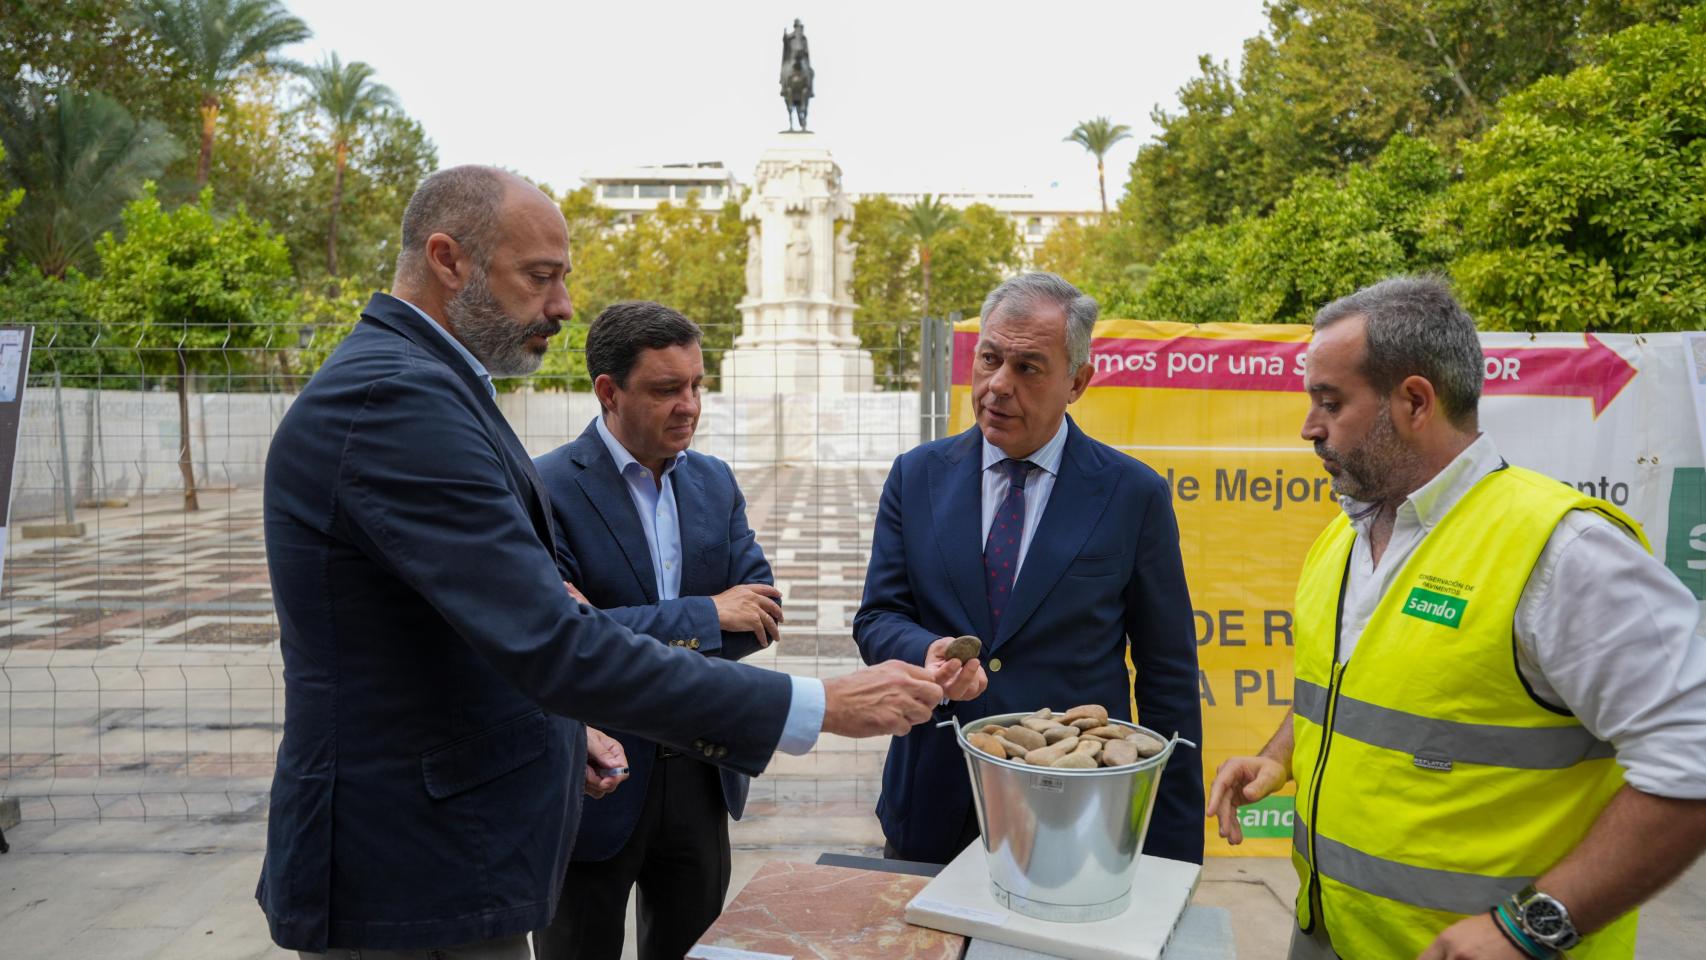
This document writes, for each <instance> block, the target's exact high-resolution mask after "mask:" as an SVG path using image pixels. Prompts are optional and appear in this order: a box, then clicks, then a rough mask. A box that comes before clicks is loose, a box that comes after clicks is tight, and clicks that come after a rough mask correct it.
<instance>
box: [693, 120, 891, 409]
mask: <svg viewBox="0 0 1706 960" xmlns="http://www.w3.org/2000/svg"><path fill="white" fill-rule="evenodd" d="M741 216H742V217H744V218H745V219H746V220H747V221H748V222H749V223H750V224H752V227H751V228H750V229H749V231H748V238H747V242H748V250H747V266H746V298H745V299H744V300H742V301H741V303H740V312H741V321H742V323H741V332H740V335H739V336H737V337H735V341H734V346H733V348H732V349H730V350H728V351H726V352H725V353H724V354H723V364H722V368H721V371H720V372H721V374H722V377H721V381H722V390H723V392H724V393H726V394H730V395H733V396H752V395H765V394H769V395H777V394H783V395H787V394H842V393H868V392H870V391H871V389H872V369H873V368H872V363H871V354H870V352H869V351H866V350H861V349H860V348H859V338H858V337H856V336H854V335H853V311H854V310H856V309H858V308H857V307H856V306H855V305H854V303H853V295H852V282H853V243H852V240H851V238H850V237H849V231H850V230H851V227H852V221H853V204H852V202H851V201H849V200H848V199H847V196H846V194H844V193H843V192H842V190H841V168H840V167H839V166H837V165H836V163H835V159H834V158H833V157H832V156H830V153H829V149H828V148H827V147H825V146H823V145H822V144H821V143H819V141H818V139H817V136H816V135H815V134H811V133H784V134H778V135H777V139H776V142H775V143H773V144H772V145H771V146H770V148H769V149H767V150H765V151H764V154H763V156H761V157H760V158H759V161H758V172H757V174H756V176H755V177H754V181H753V188H752V194H751V196H750V197H748V199H747V201H746V203H745V204H744V205H742V207H741Z"/></svg>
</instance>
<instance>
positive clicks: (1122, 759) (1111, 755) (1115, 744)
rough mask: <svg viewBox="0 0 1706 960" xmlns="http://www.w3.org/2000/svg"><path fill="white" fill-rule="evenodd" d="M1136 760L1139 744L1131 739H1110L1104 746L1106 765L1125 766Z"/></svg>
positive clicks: (1103, 761) (1103, 758)
mask: <svg viewBox="0 0 1706 960" xmlns="http://www.w3.org/2000/svg"><path fill="white" fill-rule="evenodd" d="M1136 762H1137V744H1135V743H1132V742H1131V741H1130V740H1110V741H1108V744H1107V746H1104V747H1103V748H1102V763H1103V764H1104V765H1106V766H1110V767H1123V766H1125V765H1126V764H1128V763H1136Z"/></svg>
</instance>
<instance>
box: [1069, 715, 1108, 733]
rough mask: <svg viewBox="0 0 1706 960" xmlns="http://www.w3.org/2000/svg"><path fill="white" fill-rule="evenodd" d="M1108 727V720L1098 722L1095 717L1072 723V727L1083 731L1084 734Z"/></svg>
mask: <svg viewBox="0 0 1706 960" xmlns="http://www.w3.org/2000/svg"><path fill="white" fill-rule="evenodd" d="M1106 725H1107V721H1106V720H1097V719H1096V718H1095V717H1085V718H1083V719H1081V720H1074V721H1072V726H1074V727H1077V728H1078V729H1079V730H1080V731H1082V732H1084V733H1088V732H1090V731H1091V730H1094V729H1096V728H1097V727H1101V726H1106Z"/></svg>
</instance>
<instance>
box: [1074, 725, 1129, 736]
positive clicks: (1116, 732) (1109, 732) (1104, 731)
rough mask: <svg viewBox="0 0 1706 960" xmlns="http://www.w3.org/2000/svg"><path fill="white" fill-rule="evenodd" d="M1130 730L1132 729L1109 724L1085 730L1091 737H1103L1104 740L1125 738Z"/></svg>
mask: <svg viewBox="0 0 1706 960" xmlns="http://www.w3.org/2000/svg"><path fill="white" fill-rule="evenodd" d="M1130 732H1131V731H1130V730H1127V729H1126V728H1125V727H1116V726H1112V725H1108V726H1101V727H1092V728H1091V729H1089V730H1086V731H1084V735H1085V736H1089V737H1101V738H1102V739H1103V740H1124V739H1125V736H1126V734H1128V733H1130Z"/></svg>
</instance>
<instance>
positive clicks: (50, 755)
mask: <svg viewBox="0 0 1706 960" xmlns="http://www.w3.org/2000/svg"><path fill="white" fill-rule="evenodd" d="M738 472H739V479H740V481H741V484H742V487H743V490H744V491H745V493H746V495H747V498H748V503H749V506H748V513H749V518H750V520H751V522H752V525H753V527H754V529H755V530H756V531H757V532H758V536H759V540H760V542H761V543H762V544H763V545H764V548H765V552H766V554H767V555H768V556H769V557H770V559H771V562H772V564H773V565H774V567H775V570H776V576H777V581H778V585H779V586H780V587H781V588H782V590H783V593H784V598H785V599H784V609H785V611H786V616H787V620H786V625H785V629H784V634H783V640H782V642H781V643H780V644H779V645H778V646H777V647H776V648H773V649H771V650H768V651H765V652H763V653H761V654H758V655H756V656H755V657H754V658H752V659H753V662H758V663H763V664H766V665H768V666H773V667H776V668H778V669H782V670H786V671H789V672H793V673H802V674H809V675H816V676H831V675H835V674H838V673H842V672H845V671H847V670H850V669H852V668H853V667H855V666H856V665H857V658H856V652H855V650H854V649H853V645H852V641H851V639H850V629H851V622H852V616H853V613H854V611H855V610H856V608H857V606H858V601H859V595H860V591H861V588H862V583H863V579H864V569H865V561H866V558H867V555H868V550H869V540H870V527H869V525H870V520H871V517H872V516H873V515H874V513H875V507H876V498H877V495H878V492H879V490H880V488H881V483H882V479H883V475H884V471H883V470H881V469H858V470H854V469H838V468H824V467H812V466H806V467H789V466H781V467H773V468H765V469H762V470H741V471H738ZM202 503H203V509H202V510H201V511H200V512H199V513H197V514H193V515H188V516H186V515H185V514H183V513H182V512H181V511H180V510H179V509H177V506H178V502H177V500H176V498H171V497H162V498H151V499H143V500H138V501H135V502H133V503H132V504H131V505H129V506H128V507H125V508H119V509H105V510H89V511H85V513H84V515H83V516H82V517H81V518H80V519H83V520H84V521H85V523H87V524H88V526H89V532H88V535H87V536H86V537H83V538H81V539H78V540H75V541H70V540H62V541H54V540H23V539H19V538H17V536H16V531H14V537H13V539H12V541H11V543H10V544H9V546H8V554H9V555H8V557H7V562H6V568H5V579H4V589H3V590H0V796H9V797H13V798H16V799H18V800H19V801H20V806H21V813H22V816H23V819H24V822H23V824H22V825H20V826H17V827H15V828H12V829H10V830H8V831H7V835H8V838H9V839H10V840H11V842H12V844H13V852H12V853H11V854H8V855H6V856H4V857H0V955H3V956H5V957H8V958H9V957H13V956H17V957H31V958H33V957H50V958H56V957H79V958H81V957H91V958H133V957H134V958H143V957H149V958H250V957H253V958H260V957H267V958H273V957H284V956H287V955H286V954H284V953H282V952H280V951H277V950H276V949H274V948H272V947H271V945H270V943H269V942H268V941H267V937H266V931H265V926H264V924H263V923H262V920H261V917H260V914H259V911H258V910H257V909H256V908H255V907H254V904H253V900H252V893H253V884H254V879H255V877H256V876H257V874H258V870H259V858H260V850H261V849H262V846H263V845H264V812H265V806H264V800H265V792H266V790H267V789H268V786H269V783H270V777H271V771H272V757H273V751H274V748H275V746H276V743H277V738H278V734H279V729H280V724H281V721H282V710H283V700H282V686H281V683H282V680H281V676H282V674H281V670H280V663H279V654H278V644H277V626H276V621H275V619H274V617H273V614H272V612H271V611H272V607H271V592H270V589H269V586H268V582H267V576H266V566H265V556H264V550H263V547H262V542H261V535H260V498H259V495H258V494H257V493H256V492H255V491H250V490H225V491H217V490H215V491H207V490H204V491H203V494H202ZM886 747H887V745H886V742H884V741H880V740H865V741H852V740H847V739H844V738H840V737H835V736H829V735H826V736H824V737H823V738H822V739H821V741H820V743H819V745H818V749H817V750H815V751H813V752H812V753H811V754H808V755H806V756H804V757H788V756H780V755H779V756H778V757H777V758H776V759H775V760H774V761H773V762H772V764H771V767H770V769H769V770H767V771H766V773H765V775H764V776H763V777H760V778H758V779H757V780H755V781H754V784H753V790H752V798H751V802H750V804H749V806H748V816H747V817H746V819H744V820H743V821H741V822H740V823H739V824H736V825H735V827H734V829H733V830H732V831H731V838H732V840H733V842H734V844H735V846H736V848H737V855H736V864H735V888H736V889H738V887H739V885H740V883H741V882H743V880H744V878H745V877H746V876H750V875H751V873H752V871H754V870H756V868H757V866H758V864H759V863H760V862H761V861H762V860H764V859H768V858H774V857H782V858H788V859H811V858H813V857H815V856H816V854H817V853H819V852H823V851H844V852H856V853H874V852H875V851H876V849H877V848H878V846H879V845H880V843H881V836H880V834H879V832H878V830H877V827H876V821H875V819H874V817H873V816H872V813H871V810H872V808H873V807H874V805H875V802H876V795H877V788H878V784H879V781H880V776H881V769H882V759H883V756H884V752H885V750H886ZM1294 891H1295V880H1293V879H1292V878H1291V876H1290V867H1289V865H1288V864H1286V863H1284V862H1283V861H1236V860H1232V861H1228V860H1221V861H1211V862H1210V864H1209V866H1208V868H1207V869H1206V871H1205V875H1204V882H1203V884H1202V886H1201V887H1200V888H1199V891H1198V895H1197V900H1198V902H1202V903H1207V904H1211V905H1217V906H1228V907H1231V908H1232V916H1233V921H1234V926H1235V932H1236V934H1237V937H1238V943H1239V955H1240V956H1241V957H1257V958H1262V957H1274V956H1279V955H1280V954H1281V952H1283V944H1284V940H1285V931H1286V929H1287V926H1286V925H1287V919H1286V917H1287V907H1286V904H1287V903H1288V902H1289V900H1290V897H1291V896H1292V893H1293V892H1294ZM1703 891H1706V868H1702V867H1696V869H1695V870H1694V871H1693V872H1692V874H1691V875H1690V877H1689V878H1688V879H1687V880H1685V881H1684V883H1683V884H1681V885H1679V886H1678V887H1677V888H1675V889H1673V890H1672V891H1671V892H1670V893H1669V894H1667V895H1666V896H1665V897H1664V898H1662V899H1661V901H1660V902H1659V903H1658V904H1656V905H1655V906H1654V907H1653V909H1651V910H1649V911H1648V914H1647V917H1648V919H1647V920H1646V921H1644V923H1643V931H1642V936H1643V946H1642V949H1641V954H1640V955H1641V956H1642V957H1653V958H1668V957H1680V956H1685V955H1689V954H1688V953H1687V950H1686V949H1685V945H1687V944H1697V943H1698V942H1700V940H1701V939H1702V938H1703V937H1706V907H1702V903H1706V897H1702V895H1701V893H1702V892H1703Z"/></svg>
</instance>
